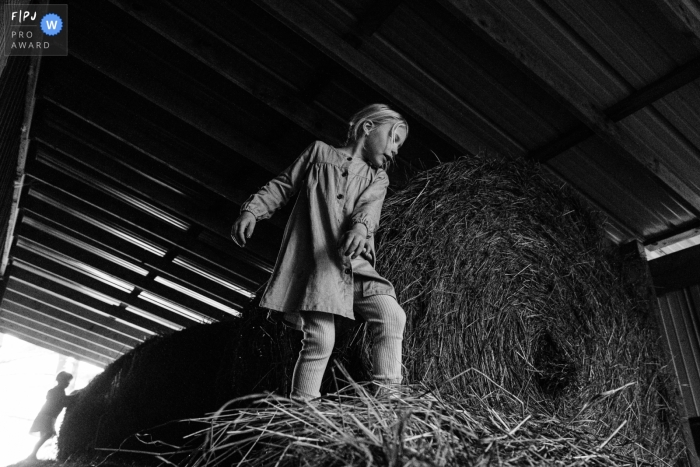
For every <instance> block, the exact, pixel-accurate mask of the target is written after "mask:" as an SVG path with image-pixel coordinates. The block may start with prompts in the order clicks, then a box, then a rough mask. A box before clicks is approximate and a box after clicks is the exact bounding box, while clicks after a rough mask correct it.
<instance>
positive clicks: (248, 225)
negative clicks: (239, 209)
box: [231, 211, 255, 248]
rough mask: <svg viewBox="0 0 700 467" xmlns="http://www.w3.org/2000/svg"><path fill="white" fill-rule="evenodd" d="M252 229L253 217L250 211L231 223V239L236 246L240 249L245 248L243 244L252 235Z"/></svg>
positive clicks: (253, 225) (253, 224)
mask: <svg viewBox="0 0 700 467" xmlns="http://www.w3.org/2000/svg"><path fill="white" fill-rule="evenodd" d="M254 229H255V216H254V215H253V213H252V212H250V211H244V212H243V214H241V215H240V216H238V219H236V222H234V223H233V227H231V238H233V241H234V242H236V245H238V246H240V247H241V248H242V247H245V242H246V240H247V239H249V238H250V236H251V235H253V230H254Z"/></svg>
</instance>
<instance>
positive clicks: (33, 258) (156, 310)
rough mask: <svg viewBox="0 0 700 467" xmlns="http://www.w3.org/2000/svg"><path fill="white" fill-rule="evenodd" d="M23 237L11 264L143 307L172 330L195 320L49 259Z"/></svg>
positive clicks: (127, 303)
mask: <svg viewBox="0 0 700 467" xmlns="http://www.w3.org/2000/svg"><path fill="white" fill-rule="evenodd" d="M25 228H26V225H23V226H22V229H21V230H22V231H24V230H25ZM22 237H24V233H23V232H21V233H20V240H19V242H18V243H17V248H15V249H14V251H13V258H14V263H15V264H16V265H18V266H20V267H23V266H24V265H27V266H29V267H31V268H35V269H38V270H41V271H45V272H48V273H50V274H53V275H55V276H57V277H59V278H62V279H64V280H66V281H68V282H70V283H71V285H73V286H74V287H75V288H77V289H86V290H88V291H94V292H97V293H98V294H100V295H101V296H103V297H105V298H107V299H110V300H111V301H113V302H115V303H117V304H120V306H122V307H127V306H132V307H134V308H137V309H140V310H143V311H145V312H146V313H149V314H150V315H152V316H153V319H154V320H162V321H161V322H162V323H163V324H165V325H167V326H170V327H172V328H173V329H177V330H179V329H181V328H185V327H188V326H190V325H193V324H195V323H196V322H197V321H196V320H195V319H193V318H190V317H187V316H183V315H180V314H178V313H174V312H173V311H170V310H167V309H165V308H163V307H161V306H159V305H156V304H154V303H151V302H146V301H144V300H143V299H141V298H139V297H132V296H131V290H128V291H127V290H123V289H120V288H117V287H116V286H113V285H110V284H108V283H107V282H104V281H102V280H100V279H97V278H96V277H94V276H93V275H92V274H91V273H90V272H85V273H83V272H78V271H77V270H75V269H73V268H71V267H68V266H66V265H64V264H61V263H59V262H57V261H54V260H53V259H49V258H48V257H46V256H44V255H42V254H40V253H38V252H37V251H36V249H37V247H36V245H35V244H33V243H32V242H30V241H28V240H24V239H23V238H22Z"/></svg>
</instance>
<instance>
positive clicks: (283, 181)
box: [231, 143, 318, 247]
mask: <svg viewBox="0 0 700 467" xmlns="http://www.w3.org/2000/svg"><path fill="white" fill-rule="evenodd" d="M316 144H318V143H313V144H311V146H309V147H308V148H306V150H304V152H302V153H301V155H300V156H299V157H297V159H296V160H295V161H294V162H293V163H292V165H290V166H289V167H287V168H286V169H285V170H284V171H283V172H282V173H281V174H279V175H278V176H277V177H275V178H273V179H272V180H270V181H269V182H268V183H267V185H265V186H264V187H262V188H261V189H260V190H258V192H257V193H255V194H254V195H252V196H251V197H250V198H248V200H246V202H245V203H243V205H242V206H241V215H240V216H239V217H238V219H236V222H235V223H234V224H233V227H232V229H231V237H232V238H233V241H234V242H236V244H237V245H238V246H240V247H244V246H245V244H246V240H247V239H248V238H250V236H251V235H252V234H253V230H254V229H255V223H256V222H257V221H258V220H261V219H268V218H269V217H271V216H272V214H274V213H275V211H277V210H278V209H280V208H281V207H282V206H284V205H285V204H287V202H288V201H289V199H290V198H291V197H292V196H294V194H295V193H296V192H297V191H299V187H300V186H301V184H302V182H303V180H304V177H305V175H306V171H307V168H308V167H309V164H310V163H311V158H312V157H313V155H314V154H315V152H316V151H315V148H316Z"/></svg>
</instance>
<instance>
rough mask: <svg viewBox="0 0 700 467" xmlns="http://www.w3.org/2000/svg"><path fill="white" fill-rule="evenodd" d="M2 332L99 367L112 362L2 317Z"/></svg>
mask: <svg viewBox="0 0 700 467" xmlns="http://www.w3.org/2000/svg"><path fill="white" fill-rule="evenodd" d="M0 332H1V333H3V334H7V335H8V336H14V337H16V338H17V339H20V340H23V341H25V342H29V343H30V344H33V345H36V346H37V347H41V348H42V349H46V350H50V351H51V352H56V353H57V354H60V355H65V356H66V357H72V358H75V359H76V360H79V361H83V362H87V363H90V364H91V365H95V366H96V367H98V368H104V367H106V366H107V365H109V364H110V363H112V361H111V360H109V359H106V358H101V357H100V358H97V359H95V358H94V357H95V356H94V355H88V354H86V353H84V352H82V351H81V350H80V349H76V348H75V347H73V346H71V345H70V344H69V343H67V342H63V341H61V340H59V339H55V338H53V337H51V336H47V335H44V334H42V333H40V332H37V331H36V330H34V329H32V328H28V327H24V326H20V325H17V324H15V323H12V322H3V320H2V318H0Z"/></svg>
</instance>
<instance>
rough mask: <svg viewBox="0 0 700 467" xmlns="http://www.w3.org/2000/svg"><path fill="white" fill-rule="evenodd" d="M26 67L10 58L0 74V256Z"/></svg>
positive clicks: (20, 59)
mask: <svg viewBox="0 0 700 467" xmlns="http://www.w3.org/2000/svg"><path fill="white" fill-rule="evenodd" d="M0 53H1V52H0ZM29 64H30V57H10V58H9V60H8V61H7V64H6V66H5V68H4V69H3V70H2V75H0V135H2V138H0V239H1V240H2V242H0V257H2V255H3V253H4V249H5V239H6V237H7V234H8V232H7V229H8V222H9V220H10V211H11V208H12V195H13V192H14V179H15V174H16V171H17V157H18V155H19V145H20V132H21V127H22V119H23V118H24V110H25V99H26V88H27V82H28V71H29Z"/></svg>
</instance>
